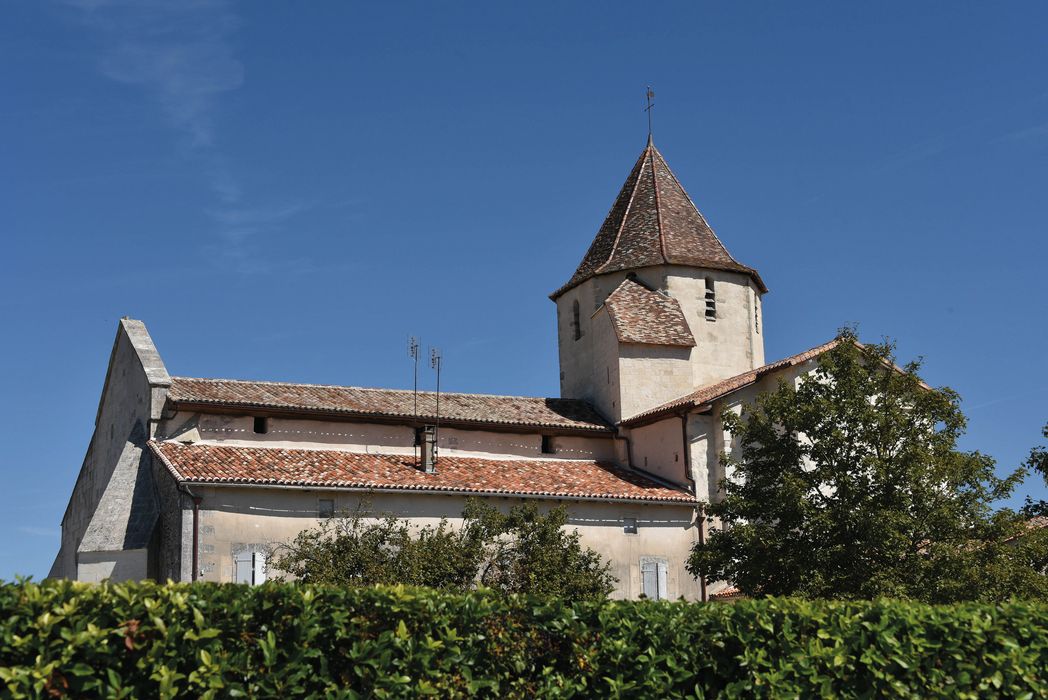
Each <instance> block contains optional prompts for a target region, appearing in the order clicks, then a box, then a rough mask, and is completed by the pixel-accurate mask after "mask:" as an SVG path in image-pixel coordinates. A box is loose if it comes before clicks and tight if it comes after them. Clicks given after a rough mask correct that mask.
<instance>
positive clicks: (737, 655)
mask: <svg viewBox="0 0 1048 700" xmlns="http://www.w3.org/2000/svg"><path fill="white" fill-rule="evenodd" d="M1046 674H1048V606H1044V605H1040V604H1027V603H1022V602H1014V603H1007V604H1003V605H977V604H965V605H951V606H930V605H922V604H916V603H908V602H901V601H875V602H868V603H841V602H810V601H799V600H786V599H766V600H758V601H743V602H740V603H738V604H735V605H723V604H701V603H683V602H679V603H665V602H662V603H656V602H645V601H642V602H596V603H576V604H571V605H569V604H565V603H563V602H560V601H556V600H543V599H537V598H528V597H513V596H510V597H503V596H499V595H496V594H494V593H491V592H487V591H478V592H475V593H469V594H449V593H440V592H436V591H432V590H428V589H413V588H404V587H389V588H362V589H340V588H334V587H324V586H308V585H296V584H280V585H277V584H266V585H264V586H260V587H257V588H248V587H246V586H238V585H211V584H193V585H190V584H167V585H161V584H153V583H136V584H115V585H110V584H102V585H95V586H92V585H86V584H74V583H68V582H45V583H43V584H36V583H18V584H3V585H0V680H2V682H3V684H4V688H5V692H4V695H6V696H12V697H38V696H49V695H50V696H65V695H68V696H71V697H84V696H104V697H130V698H139V697H176V696H187V697H238V696H250V697H301V696H330V697H348V698H354V697H376V698H386V697H416V696H420V695H432V696H436V697H441V698H454V697H467V696H482V697H498V698H504V697H521V698H523V697H528V698H530V697H535V696H545V697H550V696H553V697H636V698H652V697H660V698H661V697H700V698H702V697H753V696H765V697H769V696H770V697H811V696H815V695H818V696H843V697H882V696H887V695H890V696H897V697H921V698H923V697H929V696H950V697H987V696H990V697H996V696H1007V697H1020V698H1022V697H1026V698H1032V697H1044V696H1046V695H1048V677H1046Z"/></svg>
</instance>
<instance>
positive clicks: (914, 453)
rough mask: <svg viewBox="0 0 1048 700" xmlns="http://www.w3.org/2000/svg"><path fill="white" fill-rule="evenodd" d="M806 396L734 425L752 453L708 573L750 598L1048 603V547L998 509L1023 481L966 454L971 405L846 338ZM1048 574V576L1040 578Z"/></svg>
mask: <svg viewBox="0 0 1048 700" xmlns="http://www.w3.org/2000/svg"><path fill="white" fill-rule="evenodd" d="M838 340H839V342H838V344H837V345H836V346H835V347H834V348H833V349H831V350H829V351H828V352H826V353H824V354H823V355H821V356H820V358H819V362H818V370H817V371H816V372H813V373H811V374H808V375H806V376H804V377H803V378H802V379H801V380H800V381H799V383H798V384H797V386H792V385H790V384H787V383H785V382H782V383H780V385H779V387H778V388H777V389H776V390H774V391H772V392H769V393H767V394H763V395H761V396H759V397H758V398H757V400H756V402H755V403H754V404H753V405H751V406H748V407H746V408H744V409H743V410H742V412H741V414H736V413H734V412H731V411H728V412H726V413H725V415H724V423H725V427H726V429H727V430H728V431H729V432H730V433H731V435H732V436H733V438H734V440H735V444H736V445H737V446H738V447H739V448H740V450H739V452H741V455H740V456H737V457H729V456H723V457H722V459H723V460H724V462H725V465H726V473H728V474H729V475H730V476H729V477H728V478H726V479H725V480H724V481H723V483H722V486H723V496H724V497H723V500H720V501H718V502H716V503H713V504H711V505H709V507H708V514H709V516H710V518H711V523H712V524H713V525H712V528H711V529H712V531H711V534H710V536H709V538H708V539H707V540H706V542H705V543H703V544H699V545H697V546H696V548H695V550H694V551H693V553H692V556H691V557H690V559H689V563H688V567H689V570H690V571H692V573H694V574H696V575H699V574H702V575H705V576H707V577H709V578H714V579H727V580H731V581H733V582H734V583H735V585H737V586H738V587H739V588H740V589H741V590H742V591H743V592H744V593H746V594H749V595H801V596H805V597H812V598H845V599H848V598H850V599H858V598H872V597H875V596H893V597H903V598H913V599H920V600H927V601H954V600H966V599H973V598H989V599H997V598H1001V597H1006V596H1009V595H1030V596H1038V597H1039V596H1043V595H1044V593H1045V585H1044V577H1043V576H1042V575H1041V572H1042V571H1043V570H1044V569H1043V563H1044V561H1043V554H1044V551H1045V549H1044V546H1043V543H1041V542H1039V538H1038V537H1033V538H1025V537H1019V538H1016V535H1017V534H1021V533H1022V532H1023V525H1024V522H1023V520H1022V519H1021V518H1019V517H1018V516H1017V514H1015V513H1012V512H1011V511H1007V510H1002V511H998V512H995V511H994V509H993V506H992V504H993V503H994V501H996V500H998V499H1001V498H1003V497H1006V496H1007V495H1008V494H1010V493H1011V491H1012V490H1013V489H1014V487H1015V486H1016V484H1017V483H1018V482H1019V481H1020V480H1021V478H1022V470H1019V471H1017V472H1015V473H1013V474H1012V475H1010V476H1008V477H1006V478H999V477H998V476H997V475H996V474H995V470H994V461H993V460H992V459H991V458H989V457H987V456H985V455H982V454H979V453H978V452H963V451H960V450H958V449H957V440H958V438H959V437H960V436H961V434H962V433H963V431H964V428H965V418H964V415H963V413H962V412H961V410H960V405H959V404H960V400H959V397H958V396H957V394H956V393H954V392H953V391H951V390H950V389H935V390H933V389H930V388H929V387H927V386H926V385H925V384H924V383H923V382H922V381H921V380H920V378H919V377H918V375H917V372H918V370H919V369H920V363H919V362H913V363H910V364H908V365H906V366H905V367H901V368H900V367H897V366H896V364H895V348H894V345H893V344H891V343H884V344H879V345H869V346H861V345H859V344H858V343H857V342H856V341H855V337H854V334H853V333H852V332H851V331H849V330H844V331H842V332H841V334H840V335H839V336H838ZM1038 563H1040V568H1037V566H1038Z"/></svg>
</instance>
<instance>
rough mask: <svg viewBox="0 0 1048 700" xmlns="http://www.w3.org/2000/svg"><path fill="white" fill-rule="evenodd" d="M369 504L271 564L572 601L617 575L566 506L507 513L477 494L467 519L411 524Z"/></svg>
mask: <svg viewBox="0 0 1048 700" xmlns="http://www.w3.org/2000/svg"><path fill="white" fill-rule="evenodd" d="M367 510H368V505H367V504H362V505H361V507H360V508H359V509H358V510H357V511H356V512H355V513H354V514H352V515H351V516H349V517H336V518H331V519H328V520H326V521H325V522H324V523H322V524H321V525H320V526H319V527H317V528H314V529H310V530H305V531H303V532H301V533H299V534H298V536H296V537H295V539H294V540H293V541H291V542H290V543H288V544H286V545H282V546H281V547H279V548H278V550H277V556H276V558H275V560H274V562H273V566H274V568H276V569H278V570H280V571H283V572H285V573H286V574H287V575H289V576H290V577H293V578H295V579H296V580H300V581H304V582H309V583H331V584H337V585H347V586H368V585H374V584H397V583H403V584H409V585H416V586H428V587H431V588H441V589H446V590H468V589H470V588H472V587H474V586H475V585H477V584H478V583H480V584H482V585H484V586H487V587H490V588H494V589H496V590H500V591H503V592H505V593H541V594H546V595H552V596H559V597H562V598H565V599H569V600H582V599H593V598H604V597H607V595H608V593H610V592H611V590H612V588H613V583H614V581H615V579H614V577H612V576H611V574H610V573H609V571H608V564H607V563H605V562H604V561H603V559H602V558H601V556H600V555H599V554H597V553H596V552H594V551H592V550H590V549H587V548H584V547H583V546H582V545H581V543H580V541H579V534H578V532H577V531H572V532H566V531H565V530H564V525H566V524H567V511H566V510H565V509H564V508H563V507H559V508H554V509H552V510H550V511H549V512H548V513H546V514H545V515H543V514H542V513H540V512H539V510H538V508H537V507H536V506H534V505H531V504H529V505H522V506H516V507H514V508H512V509H511V510H510V512H509V513H508V514H504V513H501V512H500V511H499V510H498V509H496V508H494V507H493V506H490V505H488V504H486V503H484V502H482V501H480V500H478V499H470V500H469V501H467V504H466V509H465V511H464V512H463V524H462V526H461V527H460V528H457V529H456V528H453V527H451V525H450V524H449V523H448V522H447V521H446V520H441V521H440V523H439V524H438V525H436V526H426V527H422V528H415V527H413V526H412V525H411V524H410V522H409V521H407V520H404V519H400V518H396V517H393V516H386V517H384V518H382V519H380V520H377V521H376V520H373V519H369V518H367V517H366V512H367Z"/></svg>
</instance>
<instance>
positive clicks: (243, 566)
mask: <svg viewBox="0 0 1048 700" xmlns="http://www.w3.org/2000/svg"><path fill="white" fill-rule="evenodd" d="M251 574H252V562H251V552H237V553H236V554H235V555H234V556H233V581H234V582H235V583H246V584H248V585H250V584H251V578H252V576H251Z"/></svg>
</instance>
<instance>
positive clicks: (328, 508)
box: [317, 498, 335, 518]
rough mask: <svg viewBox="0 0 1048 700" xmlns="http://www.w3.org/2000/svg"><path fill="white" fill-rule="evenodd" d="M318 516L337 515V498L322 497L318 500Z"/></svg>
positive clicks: (331, 516) (328, 516)
mask: <svg viewBox="0 0 1048 700" xmlns="http://www.w3.org/2000/svg"><path fill="white" fill-rule="evenodd" d="M317 517H318V518H333V517H335V499H333V498H321V499H319V500H317Z"/></svg>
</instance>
